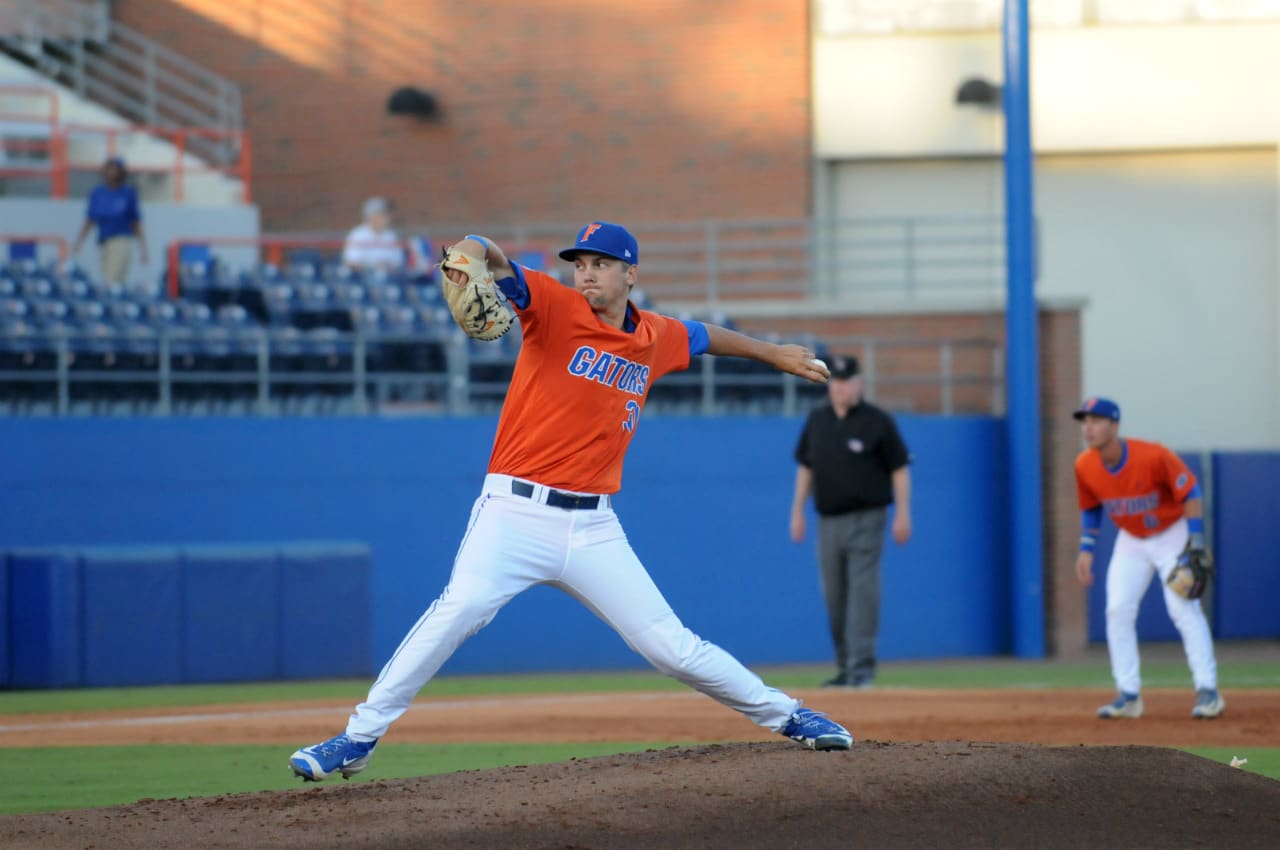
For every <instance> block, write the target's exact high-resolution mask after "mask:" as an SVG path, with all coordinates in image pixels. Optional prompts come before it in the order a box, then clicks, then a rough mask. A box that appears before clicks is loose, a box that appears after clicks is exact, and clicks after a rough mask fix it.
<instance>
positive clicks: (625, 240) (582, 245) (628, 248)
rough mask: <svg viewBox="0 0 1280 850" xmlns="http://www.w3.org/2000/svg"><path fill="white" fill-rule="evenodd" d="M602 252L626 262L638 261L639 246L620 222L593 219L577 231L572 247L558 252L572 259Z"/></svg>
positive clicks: (563, 256) (564, 257) (563, 258)
mask: <svg viewBox="0 0 1280 850" xmlns="http://www.w3.org/2000/svg"><path fill="white" fill-rule="evenodd" d="M588 252H589V253H592V254H604V255H605V256H606V257H613V258H614V259H616V260H622V261H623V262H626V263H638V262H640V246H639V245H637V244H636V238H635V237H634V236H632V235H631V233H630V232H629V231H628V230H627V229H626V228H625V227H623V226H622V225H621V224H613V223H612V222H608V221H593V222H591V223H590V224H588V225H587V226H586V227H584V228H582V230H579V231H578V241H576V242H574V243H573V247H572V248H565V249H564V250H563V251H561V252H560V259H562V260H572V259H573V258H574V257H576V256H578V255H579V254H585V253H588Z"/></svg>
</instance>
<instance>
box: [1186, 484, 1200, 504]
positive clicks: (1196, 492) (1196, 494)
mask: <svg viewBox="0 0 1280 850" xmlns="http://www.w3.org/2000/svg"><path fill="white" fill-rule="evenodd" d="M1203 498H1204V494H1203V493H1201V492H1200V482H1199V481H1197V482H1196V483H1195V484H1193V485H1191V492H1189V493H1187V498H1185V499H1183V500H1182V501H1184V502H1189V501H1191V500H1192V499H1203Z"/></svg>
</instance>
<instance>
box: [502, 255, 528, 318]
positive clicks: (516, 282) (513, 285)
mask: <svg viewBox="0 0 1280 850" xmlns="http://www.w3.org/2000/svg"><path fill="white" fill-rule="evenodd" d="M511 270H512V271H513V272H515V276H514V277H504V278H503V279H502V280H496V281H494V283H495V284H496V285H497V287H498V288H499V289H501V290H502V294H503V295H505V296H507V300H508V301H510V302H511V303H512V304H514V305H516V307H517V308H519V309H521V310H527V309H529V300H530V299H529V284H528V283H526V282H525V279H524V269H522V268H520V264H519V263H512V264H511Z"/></svg>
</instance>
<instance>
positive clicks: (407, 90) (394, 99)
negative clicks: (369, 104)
mask: <svg viewBox="0 0 1280 850" xmlns="http://www.w3.org/2000/svg"><path fill="white" fill-rule="evenodd" d="M387 111H388V112H390V113H391V114H392V115H407V116H409V117H410V118H417V119H418V120H420V121H440V120H441V118H442V117H443V116H442V115H441V113H440V104H439V102H438V101H437V100H436V96H435V95H433V94H432V93H431V92H429V91H424V90H422V89H420V88H415V87H414V86H401V87H400V88H398V89H396V90H395V91H393V92H392V93H391V97H390V98H389V99H388V100H387Z"/></svg>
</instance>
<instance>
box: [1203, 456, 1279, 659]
mask: <svg viewBox="0 0 1280 850" xmlns="http://www.w3.org/2000/svg"><path fill="white" fill-rule="evenodd" d="M1213 464H1214V469H1215V471H1216V479H1215V481H1214V496H1215V501H1214V523H1213V544H1214V552H1215V555H1216V557H1217V567H1218V573H1217V582H1216V585H1215V586H1214V588H1213V593H1214V597H1213V602H1214V609H1215V611H1216V612H1217V614H1218V617H1217V623H1216V625H1217V634H1219V635H1221V636H1222V637H1224V638H1257V637H1278V636H1280V522H1277V510H1276V506H1277V505H1278V504H1280V498H1278V497H1277V496H1276V489H1277V484H1278V483H1280V454H1278V453H1275V452H1271V453H1261V452H1221V453H1218V454H1215V455H1214V456H1213Z"/></svg>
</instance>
